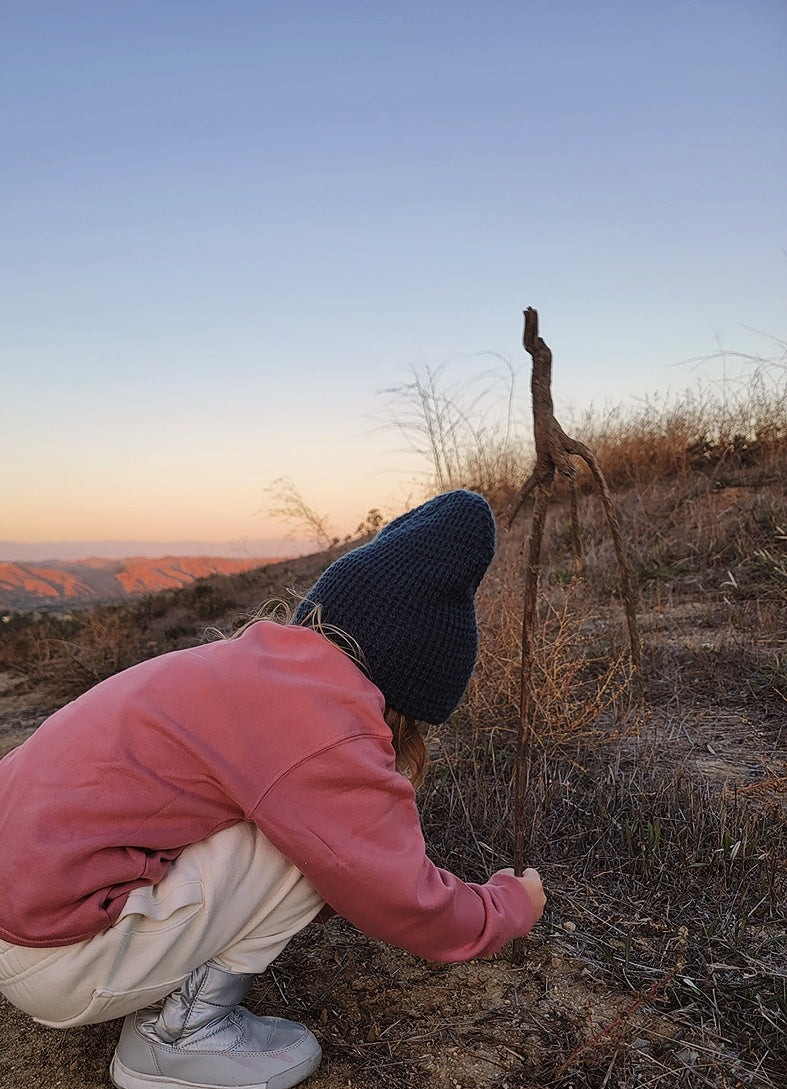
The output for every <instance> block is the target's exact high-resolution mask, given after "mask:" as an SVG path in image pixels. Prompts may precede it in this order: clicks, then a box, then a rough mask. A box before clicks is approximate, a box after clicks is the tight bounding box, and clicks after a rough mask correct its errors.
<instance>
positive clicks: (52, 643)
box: [28, 607, 149, 699]
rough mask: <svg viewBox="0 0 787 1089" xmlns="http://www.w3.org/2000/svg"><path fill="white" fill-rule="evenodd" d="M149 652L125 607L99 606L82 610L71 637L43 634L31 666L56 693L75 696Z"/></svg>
mask: <svg viewBox="0 0 787 1089" xmlns="http://www.w3.org/2000/svg"><path fill="white" fill-rule="evenodd" d="M147 656H149V655H148V654H146V653H145V651H144V650H143V646H142V635H141V629H140V628H139V627H137V626H136V625H135V624H133V623H131V622H130V617H129V615H128V614H127V613H126V612H125V610H122V609H113V608H111V607H108V608H100V607H99V608H96V609H91V610H85V611H84V612H82V613H80V614H79V619H78V622H77V623H76V624H75V625H74V630H73V631H72V633H71V634H70V636H69V637H68V638H63V637H58V636H57V635H50V636H48V637H42V638H40V639H39V640H38V641H37V643H36V649H35V654H34V656H33V657H32V659H31V661H30V664H29V667H28V668H29V669H30V670H31V671H32V672H33V673H34V674H35V676H36V677H37V678H38V679H39V680H40V681H41V682H43V683H44V684H46V685H47V687H48V689H49V690H50V692H51V693H52V694H53V695H57V696H61V697H65V698H68V699H73V698H74V697H75V696H78V695H81V693H82V692H85V691H87V689H88V688H92V686H93V685H95V684H98V683H99V681H103V680H106V678H107V677H111V676H113V674H115V673H119V672H120V671H121V670H123V669H128V668H129V667H130V666H132V665H135V664H136V663H137V662H140V661H142V659H143V658H145V657H147Z"/></svg>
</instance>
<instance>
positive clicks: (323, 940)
mask: <svg viewBox="0 0 787 1089" xmlns="http://www.w3.org/2000/svg"><path fill="white" fill-rule="evenodd" d="M51 709H52V708H50V707H42V706H39V705H37V702H36V695H35V693H29V692H28V693H25V692H23V691H22V689H21V687H20V686H19V685H17V684H16V683H15V682H14V680H13V678H10V677H8V676H4V677H2V678H0V753H3V752H5V751H7V750H9V749H10V748H12V747H13V746H14V745H16V744H18V743H19V742H21V741H22V740H24V737H25V736H27V735H28V734H29V733H30V732H32V730H33V729H34V728H35V727H36V726H37V725H38V723H39V722H40V721H41V719H42V718H43V717H45V715H46V714H47V713H48V712H49V711H51ZM689 722H690V723H691V725H690V726H689V725H687V723H689ZM670 729H671V730H672V731H673V733H674V735H675V740H676V742H678V741H682V744H683V745H685V746H687V748H688V749H690V751H691V752H692V754H693V756H692V759H694V760H695V761H696V762H697V764H698V766H700V767H702V768H703V770H704V771H705V773H706V774H709V775H711V776H722V777H723V778H725V779H730V778H732V779H734V780H736V781H738V782H739V783H741V784H746V783H747V782H752V781H754V780H756V778H757V776H758V775H760V776H761V775H762V773H763V766H762V753H761V752H758V751H757V740H756V735H753V734H752V731H751V729H750V724H748V723H747V722H746V721H745V720H743V719H742V718H741V716H740V715H736V714H735V713H734V712H729V713H728V714H727V715H726V716H724V715H722V716H721V717H720V716H719V715H718V714H714V715H712V716H711V715H708V716H705V717H703V716H702V715H701V714H693V715H689V716H676V717H675V718H674V719H673V720H672V725H671V727H670ZM782 755H784V754H782ZM766 770H767V769H766ZM579 891H580V894H578V896H577V898H576V899H575V900H572V898H571V896H567V895H561V896H558V897H557V898H556V899H553V900H552V901H551V903H550V905H549V907H548V909H547V912H546V914H545V916H544V919H543V920H542V922H541V924H539V926H538V927H537V928H536V930H535V931H534V932H533V934H532V935H530V937H529V938H527V939H526V940H525V960H524V965H523V966H522V967H515V966H514V965H513V963H512V960H511V951H510V949H508V950H504V951H503V953H501V954H500V955H499V956H498V957H496V958H494V959H491V960H484V961H473V962H470V963H467V964H461V965H449V966H443V965H432V964H429V963H426V962H424V961H421V960H418V959H417V958H415V957H413V956H411V955H409V954H407V953H404V952H401V951H399V950H395V949H391V948H389V947H387V946H385V945H383V944H381V943H378V942H375V941H372V940H371V939H369V938H366V937H365V936H363V935H361V934H359V933H358V932H357V931H355V930H354V928H352V927H351V926H350V925H349V924H347V923H345V922H344V921H343V920H340V919H334V920H331V921H330V922H329V923H327V924H326V925H325V926H322V925H317V924H315V925H313V926H311V927H309V928H308V929H307V930H306V931H304V932H303V933H302V934H300V935H298V936H297V937H296V938H295V939H294V941H293V942H292V943H291V944H290V946H289V947H288V948H287V950H285V952H284V953H283V954H282V956H281V957H280V958H279V960H278V961H277V962H276V963H275V964H274V965H273V966H272V968H271V969H270V970H269V971H268V973H267V974H266V975H264V976H261V977H260V978H259V979H258V980H257V982H256V984H255V986H254V988H253V990H252V992H251V994H250V996H249V1000H248V1004H249V1006H250V1007H251V1008H252V1009H253V1010H254V1011H255V1012H258V1013H269V1014H274V1015H277V1016H286V1017H289V1018H291V1019H293V1020H301V1021H303V1022H304V1023H306V1024H307V1025H309V1027H310V1028H311V1029H312V1030H313V1031H314V1032H315V1033H316V1035H317V1037H318V1039H319V1040H320V1042H321V1044H322V1046H323V1051H324V1058H323V1063H322V1065H321V1067H320V1069H319V1070H318V1071H317V1072H316V1073H315V1074H313V1075H312V1077H311V1078H310V1079H308V1083H307V1084H308V1086H309V1089H381V1087H383V1086H386V1087H391V1089H405V1087H407V1089H413V1087H424V1089H493V1087H494V1089H529V1087H531V1086H533V1087H535V1086H546V1085H556V1086H557V1085H560V1086H565V1087H566V1089H568V1087H569V1086H572V1085H573V1084H574V1083H573V1082H572V1081H571V1080H570V1079H569V1080H566V1079H565V1078H563V1077H562V1075H563V1071H562V1063H563V1062H564V1061H565V1058H566V1055H567V1054H570V1053H571V1051H572V1048H574V1047H576V1041H577V1040H580V1041H582V1040H584V1041H588V1040H592V1039H594V1038H595V1040H594V1044H593V1059H594V1062H595V1063H596V1064H597V1071H596V1074H595V1075H594V1074H593V1073H592V1072H591V1073H590V1074H588V1072H587V1071H585V1075H584V1080H582V1081H581V1082H577V1083H576V1085H577V1089H578V1087H579V1086H580V1085H582V1086H585V1085H593V1086H598V1087H599V1089H603V1087H604V1086H606V1085H607V1084H608V1078H609V1072H610V1071H611V1070H612V1068H613V1066H614V1067H615V1071H616V1079H615V1081H614V1083H613V1084H616V1085H628V1086H631V1087H632V1089H634V1087H639V1086H642V1087H644V1086H650V1085H658V1086H661V1087H664V1089H670V1087H672V1086H675V1087H678V1086H684V1085H695V1084H696V1085H704V1084H722V1083H718V1082H714V1081H712V1080H708V1079H707V1078H705V1077H703V1075H702V1073H701V1070H702V1068H703V1059H706V1058H708V1056H707V1055H706V1054H705V1052H706V1051H707V1046H708V1044H707V1038H706V1037H703V1038H702V1043H698V1042H697V1039H696V1037H695V1036H694V1034H693V1033H692V1031H691V1029H690V1028H687V1026H686V1024H685V1023H683V1022H682V1021H681V1020H680V1018H679V1017H677V1018H676V1017H675V1016H674V1015H670V1014H668V1013H667V1012H666V1011H665V1012H661V1011H662V1007H663V1006H664V1005H665V1003H664V1002H663V1000H662V997H661V995H660V994H659V993H654V994H653V995H652V996H650V997H648V1000H647V1001H641V999H640V998H638V997H637V995H636V994H632V991H631V990H629V989H627V988H625V987H624V986H622V985H621V984H620V983H619V982H618V983H615V982H614V981H611V980H610V979H609V978H608V976H607V974H606V973H605V972H604V970H603V969H602V968H601V967H599V964H598V958H594V956H593V951H594V945H593V943H594V941H595V940H596V939H594V937H593V935H592V934H591V933H590V929H589V928H588V929H586V924H588V926H589V924H590V923H591V922H592V917H593V910H592V905H591V904H590V903H589V902H588V901H587V899H583V897H582V895H581V890H579ZM621 921H622V920H621ZM613 929H614V928H613ZM624 939H626V940H628V938H627V936H626V934H625V932H624V930H623V929H622V928H621V929H620V932H619V939H615V938H613V939H612V941H615V940H619V942H620V944H621V946H622V944H623V941H624ZM665 940H666V939H665ZM643 941H644V939H643ZM635 944H636V943H635ZM656 982H658V981H656ZM119 1032H120V1022H118V1021H112V1022H108V1023H106V1024H103V1025H97V1026H88V1027H84V1028H77V1029H71V1030H66V1031H62V1030H51V1029H47V1028H44V1027H43V1026H40V1025H37V1024H35V1023H34V1022H33V1021H31V1020H30V1018H29V1017H27V1016H26V1015H24V1014H22V1013H20V1012H19V1011H18V1010H16V1009H14V1008H13V1007H12V1006H10V1005H9V1004H8V1003H6V1002H5V1001H4V1000H3V999H0V1087H2V1089H56V1087H59V1086H63V1087H68V1089H107V1087H109V1086H111V1082H110V1080H109V1075H108V1067H109V1062H110V1059H111V1057H112V1051H113V1049H114V1046H115V1042H116V1040H117V1037H118V1035H119ZM723 1050H724V1044H723V1042H722V1041H719V1044H718V1049H717V1051H716V1053H715V1054H714V1055H713V1056H711V1057H710V1058H711V1059H712V1064H711V1065H712V1066H713V1068H714V1069H716V1068H717V1065H716V1064H718V1063H719V1062H723V1061H724V1056H723V1054H722V1053H723ZM734 1067H735V1060H734V1057H732V1058H730V1066H729V1069H730V1070H731V1071H734ZM692 1071H695V1073H696V1077H692ZM723 1084H724V1085H725V1086H726V1085H729V1086H730V1087H732V1086H734V1085H736V1084H737V1085H739V1086H745V1085H752V1086H756V1085H758V1084H760V1083H758V1082H757V1081H754V1082H750V1081H746V1080H740V1081H737V1082H735V1081H734V1080H731V1081H729V1082H726V1080H725V1082H724V1083H723ZM762 1084H770V1083H767V1082H764V1083H762ZM785 1084H787V1082H786V1083H785Z"/></svg>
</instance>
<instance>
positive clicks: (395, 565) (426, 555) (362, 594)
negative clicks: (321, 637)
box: [293, 491, 495, 724]
mask: <svg viewBox="0 0 787 1089" xmlns="http://www.w3.org/2000/svg"><path fill="white" fill-rule="evenodd" d="M494 552H495V522H494V517H493V515H492V511H491V510H490V508H489V504H488V503H487V501H486V500H485V499H484V498H483V496H480V495H477V494H476V493H475V492H467V491H453V492H446V493H445V494H444V495H438V496H436V497H435V498H434V499H430V500H429V502H428V503H424V504H423V505H422V506H420V507H416V508H415V510H411V511H408V512H407V513H406V514H402V515H401V516H400V517H399V518H396V519H394V521H393V522H390V523H389V524H388V525H387V526H384V527H383V529H381V530H380V532H379V533H378V534H377V536H376V537H375V538H374V539H373V540H372V541H370V542H369V543H368V544H365V545H362V546H361V547H360V548H355V549H353V551H352V552H348V553H347V554H346V555H344V556H342V557H341V558H340V559H338V560H336V562H335V563H332V564H331V566H330V567H329V568H328V569H327V570H326V571H325V572H324V573H323V575H322V576H321V577H320V578H319V579H318V580H317V582H316V583H315V584H314V586H313V587H312V588H311V590H310V591H309V593H308V594H307V595H306V598H305V600H303V601H302V602H301V603H300V605H299V606H298V608H297V610H296V612H295V616H294V618H293V619H294V623H296V624H300V623H303V622H304V621H308V618H309V614H310V613H311V612H312V610H313V609H314V607H315V606H317V605H319V606H320V607H321V608H320V621H321V622H322V623H324V624H328V625H331V626H333V627H336V628H338V629H340V631H342V632H344V633H346V634H347V635H349V636H351V638H352V639H354V640H355V641H356V642H357V643H358V645H359V646H360V648H361V651H362V652H363V658H364V661H363V666H364V668H365V670H366V672H367V673H368V675H369V678H370V680H371V681H372V682H373V683H374V684H376V685H377V687H378V688H379V689H380V691H381V692H382V693H383V695H384V696H385V700H386V703H387V704H388V706H389V707H392V708H393V709H394V710H396V711H399V713H400V714H403V715H407V716H409V717H411V718H415V719H418V720H419V721H421V722H428V723H433V724H438V723H440V722H444V721H445V719H447V718H448V716H449V715H450V714H451V712H452V711H453V710H454V709H455V708H456V706H457V704H458V703H459V701H460V700H461V698H462V696H463V694H464V691H465V689H466V688H467V684H468V681H469V680H470V676H471V674H472V672H473V667H474V666H475V660H476V657H477V655H478V627H477V625H476V616H475V592H476V590H477V589H478V585H479V583H480V582H481V579H482V578H483V577H484V572H485V571H486V569H487V567H488V566H489V564H490V563H491V561H492V557H493V555H494Z"/></svg>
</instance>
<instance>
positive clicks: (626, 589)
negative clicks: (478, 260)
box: [508, 307, 642, 963]
mask: <svg viewBox="0 0 787 1089" xmlns="http://www.w3.org/2000/svg"><path fill="white" fill-rule="evenodd" d="M522 342H523V344H524V348H525V351H526V352H527V353H528V354H529V355H530V357H531V358H532V360H533V368H532V372H531V378H530V391H531V394H532V399H533V433H534V437H535V447H536V462H535V465H534V466H533V471H532V472H531V474H530V476H529V477H528V478H527V480H526V481H525V483H524V484H523V485H522V487H521V489H520V491H519V495H518V496H517V498H516V500H515V501H514V502H513V503H512V504H511V508H510V512H509V516H508V525H509V528H510V526H511V524H512V523H513V521H514V519H515V518H516V516H517V514H518V513H519V511H520V510H521V508H522V505H523V503H524V502H525V500H526V499H527V497H528V496H529V495H530V493H531V492H533V491H535V492H536V497H535V503H534V507H533V520H532V525H531V529H530V543H529V548H528V557H527V568H526V571H525V589H524V603H523V609H522V661H521V677H520V707H519V734H518V739H517V754H516V765H515V776H514V871H515V873H517V874H521V873H522V872H523V871H524V864H525V828H524V812H525V801H526V797H527V792H528V787H529V782H530V768H531V763H532V761H531V741H532V734H533V697H534V691H533V629H534V626H535V618H536V609H537V592H538V576H539V571H540V566H541V545H542V541H543V537H544V525H545V523H546V515H547V507H548V505H549V497H550V494H551V492H552V486H553V484H554V480H555V473H559V474H560V476H562V477H565V479H566V480H568V482H569V488H570V494H571V540H572V548H573V552H574V570H575V573H578V572H579V571H580V570H581V567H582V545H581V540H580V534H579V514H578V504H577V493H576V469H575V466H574V461H573V460H572V459H574V458H581V459H582V461H584V462H585V464H586V465H587V466H588V468H589V469H590V472H591V474H592V476H593V480H594V482H595V484H596V487H597V488H598V490H599V494H600V496H601V503H602V506H603V509H604V514H605V515H606V519H607V524H608V525H609V529H610V533H611V534H612V540H613V543H614V546H615V556H616V557H617V561H618V568H619V570H620V582H621V590H622V593H623V603H624V606H625V610H626V622H627V626H628V634H629V643H630V646H631V662H632V666H633V669H634V678H635V685H636V688H637V692H639V691H640V684H641V667H642V650H641V644H640V639H639V630H638V628H637V618H636V604H635V592H634V586H633V581H632V578H631V571H630V568H629V565H628V562H627V560H626V555H625V551H624V549H623V540H622V537H621V534H620V524H619V522H618V517H617V513H616V511H615V507H614V505H613V502H612V496H611V495H610V491H609V487H608V486H607V481H606V479H605V477H604V474H603V472H602V471H601V467H600V466H599V464H598V461H597V460H596V457H595V455H594V454H593V452H592V451H591V450H590V449H588V447H587V446H585V445H584V443H581V442H579V441H578V440H577V439H572V438H571V437H570V436H569V435H567V434H566V433H565V431H564V430H563V428H562V427H561V426H560V424H559V423H558V422H557V420H556V419H555V410H554V406H553V403H552V352H551V351H550V349H549V348H548V347H547V345H546V344H545V343H544V341H543V340H542V339H541V337H540V336H539V333H538V313H537V312H536V311H535V310H534V309H533V308H532V307H528V309H527V310H525V329H524V336H523V338H522ZM523 957H524V946H523V944H522V941H521V939H519V940H518V941H516V942H515V943H514V960H515V962H516V963H521V962H522V960H523Z"/></svg>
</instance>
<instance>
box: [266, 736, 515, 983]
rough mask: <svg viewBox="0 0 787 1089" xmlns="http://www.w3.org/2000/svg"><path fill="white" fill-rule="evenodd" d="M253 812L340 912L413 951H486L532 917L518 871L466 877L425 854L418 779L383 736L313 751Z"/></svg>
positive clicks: (455, 956) (440, 956)
mask: <svg viewBox="0 0 787 1089" xmlns="http://www.w3.org/2000/svg"><path fill="white" fill-rule="evenodd" d="M253 817H254V819H255V820H256V821H257V823H258V825H259V827H260V828H261V829H262V831H263V832H264V833H265V835H266V836H267V837H268V838H269V839H270V840H271V842H272V843H273V844H274V845H275V846H276V847H278V849H279V850H280V851H281V852H282V854H284V855H285V856H286V857H287V858H289V859H290V860H291V861H292V862H293V863H294V864H295V865H296V866H297V867H298V869H299V870H300V871H301V872H302V873H303V874H304V875H305V876H306V877H307V878H308V879H309V881H310V882H311V883H312V885H313V886H314V887H315V888H316V889H317V891H318V892H319V893H320V894H321V896H322V897H323V898H324V899H325V900H326V901H327V903H328V904H330V906H331V907H332V908H333V909H334V910H335V911H336V912H338V914H340V915H343V916H344V917H345V918H346V919H348V920H349V921H350V922H351V923H353V924H354V925H355V926H356V927H358V929H359V930H361V931H362V932H363V933H365V934H368V935H369V936H370V937H373V938H378V939H380V940H383V941H386V942H388V943H389V944H391V945H395V946H397V947H399V948H401V949H406V950H407V951H409V952H411V953H414V954H416V955H417V956H421V957H424V958H426V959H428V960H435V961H449V962H453V961H463V960H470V959H472V958H473V957H479V956H487V955H490V954H492V953H495V952H497V951H498V950H499V949H500V948H501V947H502V946H503V945H505V944H506V942H508V941H510V940H511V939H512V938H514V937H517V936H518V935H521V934H526V933H527V932H528V931H529V930H530V928H531V926H532V925H533V921H534V920H533V915H534V912H533V906H532V904H531V903H530V899H529V897H528V896H527V893H526V892H525V891H524V889H523V888H522V886H521V885H520V884H519V882H518V881H516V880H515V879H514V878H513V877H509V876H506V875H496V876H493V877H492V878H491V879H490V880H489V881H487V883H486V884H484V885H479V884H467V883H465V882H463V881H460V880H459V878H457V877H455V876H454V875H453V874H451V873H449V872H448V871H446V870H441V869H439V868H438V867H437V866H435V865H434V864H433V863H432V862H431V861H430V860H429V859H428V858H427V856H426V851H425V845H424V839H423V834H422V832H421V826H420V820H419V817H418V811H417V809H416V805H415V795H414V792H413V788H412V786H411V784H410V783H409V781H408V780H407V779H405V778H404V776H402V775H400V774H399V773H398V772H397V771H396V770H395V762H394V754H393V749H392V747H391V744H390V742H388V741H386V739H384V738H383V737H381V736H374V735H359V736H356V737H353V738H349V739H346V740H342V741H338V742H336V743H335V744H333V745H330V746H328V747H326V748H325V749H323V750H322V751H321V752H318V753H316V754H312V755H309V756H308V757H306V758H305V759H304V760H303V761H302V762H301V763H300V764H298V765H297V766H296V767H294V768H291V769H290V770H289V771H288V772H287V773H286V774H285V775H283V776H282V777H281V778H280V779H279V780H277V781H276V782H275V783H274V784H273V785H272V786H271V787H270V788H269V789H268V790H267V791H266V792H265V794H264V795H263V797H262V798H261V799H260V800H259V802H258V804H257V806H256V807H255V810H254V813H253Z"/></svg>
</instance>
